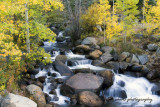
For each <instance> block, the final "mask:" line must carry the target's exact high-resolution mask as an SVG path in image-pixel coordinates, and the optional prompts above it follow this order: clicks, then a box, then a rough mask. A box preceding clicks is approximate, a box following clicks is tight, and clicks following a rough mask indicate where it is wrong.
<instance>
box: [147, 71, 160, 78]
mask: <svg viewBox="0 0 160 107" xmlns="http://www.w3.org/2000/svg"><path fill="white" fill-rule="evenodd" d="M157 76H158V75H157V71H156V70H153V71H150V72H149V73H148V74H147V79H149V80H153V79H156V78H157Z"/></svg>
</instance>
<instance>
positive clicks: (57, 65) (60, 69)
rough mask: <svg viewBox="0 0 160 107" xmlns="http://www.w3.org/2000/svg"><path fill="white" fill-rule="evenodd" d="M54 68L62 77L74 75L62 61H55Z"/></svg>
mask: <svg viewBox="0 0 160 107" xmlns="http://www.w3.org/2000/svg"><path fill="white" fill-rule="evenodd" d="M53 66H54V68H55V69H56V70H57V71H58V72H59V73H60V74H61V75H62V76H71V75H73V72H72V70H71V69H70V68H69V67H68V66H66V65H65V64H64V63H62V62H61V61H54V62H53Z"/></svg>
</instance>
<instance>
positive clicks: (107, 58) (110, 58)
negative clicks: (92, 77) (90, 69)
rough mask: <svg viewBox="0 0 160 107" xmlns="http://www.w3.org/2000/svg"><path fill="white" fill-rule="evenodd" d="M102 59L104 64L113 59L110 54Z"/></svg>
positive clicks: (106, 54)
mask: <svg viewBox="0 0 160 107" xmlns="http://www.w3.org/2000/svg"><path fill="white" fill-rule="evenodd" d="M100 58H101V60H102V62H103V63H107V62H109V61H111V60H112V59H113V57H112V55H111V54H110V53H108V52H106V53H104V54H103V55H102V56H101V57H100Z"/></svg>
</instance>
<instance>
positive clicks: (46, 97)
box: [45, 93, 52, 103]
mask: <svg viewBox="0 0 160 107" xmlns="http://www.w3.org/2000/svg"><path fill="white" fill-rule="evenodd" d="M45 99H46V103H49V102H50V101H51V99H52V98H51V97H50V96H49V95H48V94H46V93H45Z"/></svg>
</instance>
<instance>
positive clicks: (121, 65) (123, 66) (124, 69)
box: [119, 62, 133, 71]
mask: <svg viewBox="0 0 160 107" xmlns="http://www.w3.org/2000/svg"><path fill="white" fill-rule="evenodd" d="M132 65H133V64H131V63H127V62H120V63H119V66H120V69H121V70H122V71H126V70H127V69H128V68H130V67H131V66H132Z"/></svg>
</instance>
